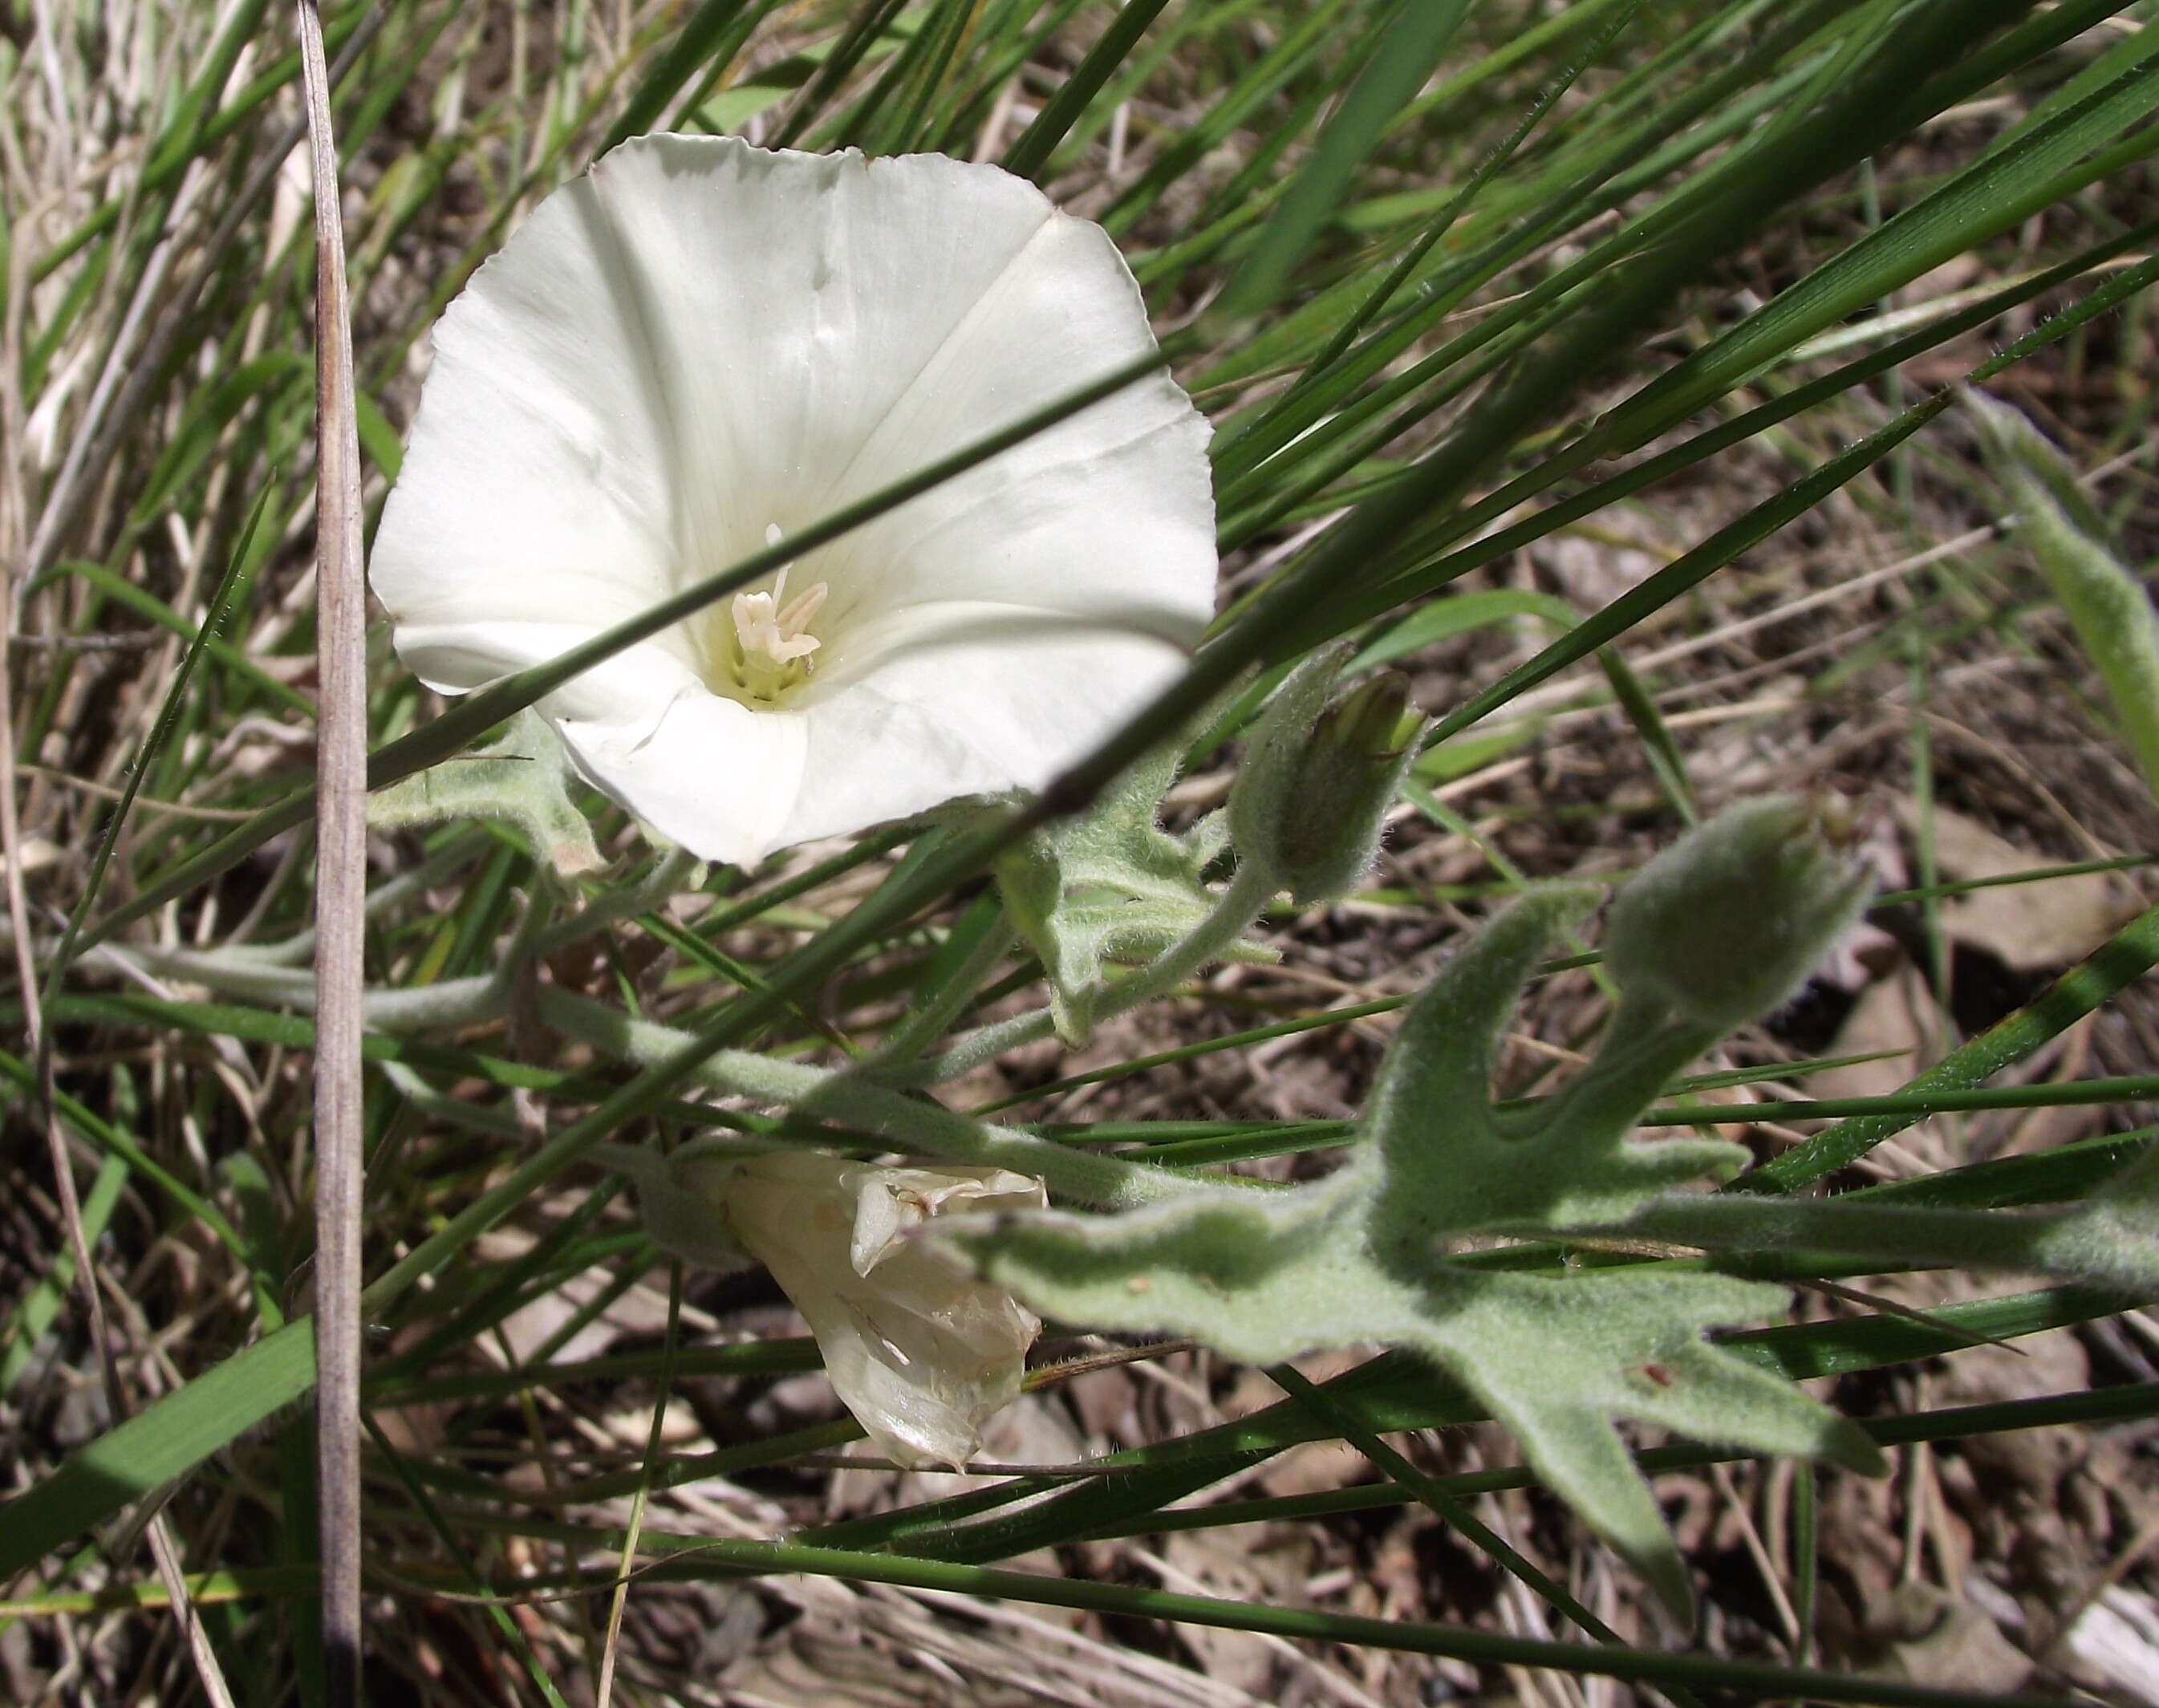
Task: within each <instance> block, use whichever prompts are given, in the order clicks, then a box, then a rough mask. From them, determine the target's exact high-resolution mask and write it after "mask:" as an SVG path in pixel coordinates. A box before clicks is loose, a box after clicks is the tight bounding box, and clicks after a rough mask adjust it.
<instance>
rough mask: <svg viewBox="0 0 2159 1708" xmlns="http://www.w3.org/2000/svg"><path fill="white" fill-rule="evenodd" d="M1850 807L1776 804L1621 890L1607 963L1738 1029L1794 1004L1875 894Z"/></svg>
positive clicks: (1667, 999) (1716, 827) (1672, 856)
mask: <svg viewBox="0 0 2159 1708" xmlns="http://www.w3.org/2000/svg"><path fill="white" fill-rule="evenodd" d="M1854 840H1855V838H1854V836H1853V832H1852V823H1851V817H1850V815H1849V814H1848V812H1847V811H1846V809H1845V806H1844V804H1843V803H1842V802H1841V801H1838V800H1800V799H1797V798H1795V797H1793V796H1789V795H1769V796H1767V797H1765V798H1763V799H1762V800H1754V801H1749V802H1747V804H1746V805H1743V806H1737V807H1734V808H1733V809H1732V810H1730V811H1729V812H1727V813H1724V814H1723V815H1721V816H1719V817H1717V818H1715V819H1712V820H1711V821H1710V822H1709V823H1707V824H1706V825H1704V826H1701V827H1700V828H1699V829H1698V830H1695V831H1690V832H1689V833H1688V834H1687V835H1686V836H1684V837H1682V838H1680V841H1677V842H1675V843H1674V844H1673V845H1672V846H1670V848H1668V849H1666V850H1665V851H1664V852H1663V853H1662V854H1659V856H1658V857H1656V858H1655V859H1654V860H1652V861H1651V862H1649V865H1647V866H1646V867H1644V868H1643V869H1642V871H1641V872H1639V874H1638V875H1637V876H1636V877H1634V879H1633V881H1632V882H1629V883H1628V885H1627V886H1626V888H1623V890H1621V891H1620V893H1619V896H1618V899H1617V900H1616V901H1614V902H1613V904H1612V911H1611V914H1610V916H1609V918H1608V920H1607V922H1606V926H1605V933H1604V964H1605V965H1606V966H1607V967H1608V968H1609V969H1610V970H1611V971H1612V975H1613V977H1614V978H1616V979H1617V980H1618V981H1619V984H1620V986H1621V988H1622V989H1623V990H1624V991H1626V992H1627V994H1628V996H1630V997H1636V998H1640V997H1653V998H1655V999H1657V1000H1659V1001H1661V1002H1664V1003H1665V1004H1666V1005H1668V1006H1669V1007H1671V1008H1673V1009H1675V1010H1676V1011H1678V1012H1680V1013H1681V1014H1684V1015H1685V1016H1686V1017H1689V1018H1690V1019H1691V1020H1695V1021H1697V1022H1700V1023H1701V1024H1702V1025H1704V1026H1706V1027H1714V1028H1715V1029H1716V1030H1717V1031H1720V1032H1726V1031H1730V1030H1732V1028H1734V1027H1740V1026H1744V1025H1746V1024H1747V1022H1749V1021H1752V1020H1757V1019H1759V1018H1760V1017H1762V1016H1763V1015H1764V1014H1767V1013H1768V1012H1771V1011H1772V1010H1773V1009H1774V1008H1776V1007H1778V1006H1779V1005H1780V1004H1782V1003H1783V1002H1785V1001H1786V1000H1787V999H1789V997H1790V996H1791V995H1792V993H1793V992H1794V991H1796V990H1797V989H1798V988H1799V982H1800V981H1801V980H1803V979H1804V978H1805V977H1806V976H1807V973H1808V971H1809V970H1810V969H1811V968H1812V967H1813V966H1814V965H1815V963H1816V962H1817V961H1819V960H1820V959H1821V958H1822V956H1823V955H1825V954H1826V953H1827V952H1828V950H1829V948H1830V945H1831V944H1832V943H1834V942H1835V939H1836V938H1837V936H1838V934H1840V933H1841V932H1842V931H1843V930H1844V929H1845V928H1846V926H1847V925H1849V924H1851V921H1852V920H1853V919H1855V918H1856V916H1857V914H1858V913H1859V910H1860V908H1861V906H1863V905H1864V904H1865V903H1866V898H1867V896H1868V895H1869V894H1870V893H1872V888H1873V877H1872V873H1871V872H1868V871H1867V869H1866V867H1864V866H1863V865H1862V864H1861V862H1859V861H1858V860H1857V859H1856V858H1855V857H1854V856H1853V852H1852V844H1853V841H1854Z"/></svg>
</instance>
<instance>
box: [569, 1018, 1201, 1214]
mask: <svg viewBox="0 0 2159 1708" xmlns="http://www.w3.org/2000/svg"><path fill="white" fill-rule="evenodd" d="M535 999H536V1001H535V1006H536V1012H537V1013H538V1015H539V1017H541V1019H542V1020H544V1021H545V1022H546V1023H547V1024H548V1025H550V1026H552V1027H555V1028H556V1029H557V1031H559V1032H562V1033H567V1034H568V1035H569V1036H571V1037H572V1038H578V1039H580V1040H581V1041H582V1042H583V1043H588V1044H591V1045H592V1046H593V1048H596V1049H600V1050H604V1051H605V1052H607V1053H608V1054H610V1055H614V1056H616V1057H618V1058H621V1059H623V1060H625V1061H629V1062H632V1063H634V1064H639V1065H640V1066H644V1065H650V1064H653V1063H656V1062H664V1061H666V1060H668V1059H670V1058H672V1057H674V1056H675V1055H676V1054H677V1053H679V1052H680V1051H681V1050H682V1049H683V1048H685V1047H686V1046H687V1045H688V1043H690V1041H691V1040H690V1038H689V1035H688V1034H687V1033H681V1032H677V1031H676V1030H675V1029H674V1028H673V1027H666V1026H660V1025H658V1024H655V1022H651V1021H645V1020H633V1019H631V1018H630V1017H628V1016H627V1015H624V1014H619V1013H618V1012H615V1011H614V1009H612V1008H608V1007H604V1006H603V1005H602V1004H600V1003H598V1002H588V1001H587V1000H586V999H585V998H583V997H581V996H571V995H569V994H568V993H567V992H566V991H557V990H552V989H548V988H545V987H543V988H542V989H541V990H539V991H536V992H535ZM692 1077H693V1078H694V1079H696V1080H697V1081H698V1082H700V1083H702V1084H704V1085H705V1086H706V1087H707V1089H711V1090H715V1091H720V1092H724V1093H726V1094H727V1095H732V1096H737V1097H745V1098H748V1099H749V1100H752V1101H753V1102H758V1103H764V1104H778V1105H785V1106H786V1107H788V1108H790V1109H795V1110H801V1111H802V1112H804V1113H805V1114H810V1115H820V1116H823V1117H825V1118H826V1119H828V1120H831V1121H840V1122H843V1123H845V1124H846V1125H847V1126H851V1127H854V1128H857V1129H858V1130H861V1131H867V1132H872V1133H875V1134H877V1135H878V1136H879V1137H881V1138H885V1139H888V1140H890V1141H893V1143H894V1144H895V1145H898V1146H901V1147H902V1148H903V1149H906V1150H908V1151H911V1152H919V1153H921V1154H923V1155H925V1156H931V1157H941V1158H942V1159H944V1160H945V1161H946V1162H962V1163H966V1164H969V1165H971V1166H974V1167H991V1168H1009V1169H1012V1170H1013V1171H1015V1172H1017V1173H1021V1174H1030V1175H1033V1176H1034V1177H1037V1178H1038V1179H1040V1180H1042V1181H1043V1182H1044V1183H1046V1184H1047V1185H1048V1188H1049V1189H1050V1190H1051V1192H1053V1193H1055V1194H1056V1195H1057V1196H1059V1198H1072V1199H1077V1200H1079V1201H1080V1202H1081V1203H1089V1204H1094V1205H1096V1206H1098V1207H1100V1208H1101V1209H1134V1208H1136V1206H1138V1205H1141V1204H1146V1203H1157V1202H1159V1201H1160V1200H1162V1199H1163V1198H1171V1197H1174V1196H1177V1195H1179V1194H1182V1193H1188V1192H1192V1191H1193V1190H1195V1189H1197V1188H1196V1187H1195V1184H1194V1183H1193V1182H1191V1181H1189V1180H1188V1179H1185V1178H1183V1177H1181V1176H1178V1175H1175V1174H1173V1173H1171V1172H1169V1171H1168V1170H1167V1169H1161V1168H1156V1167H1151V1166H1149V1165H1147V1164H1145V1163H1136V1162H1124V1161H1122V1160H1121V1159H1120V1158H1118V1157H1105V1156H1100V1155H1098V1154H1095V1153H1093V1152H1085V1151H1076V1150H1071V1149H1068V1148H1067V1147H1066V1146H1063V1145H1059V1144H1057V1143H1055V1142H1054V1141H1051V1140H1048V1139H1040V1138H1037V1137H1035V1136H1033V1134H1031V1133H1022V1132H1015V1131H1012V1129H1011V1128H1009V1127H993V1126H985V1125H983V1124H982V1123H981V1122H980V1121H972V1120H971V1119H969V1118H968V1117H967V1116H966V1115H958V1114H955V1113H954V1112H953V1111H952V1110H949V1109H946V1108H945V1107H944V1106H943V1105H940V1104H936V1103H932V1102H929V1101H927V1100H923V1099H919V1098H915V1097H910V1096H909V1095H906V1094H905V1093H903V1092H899V1091H893V1090H890V1089H887V1088H885V1087H883V1086H881V1085H875V1084H870V1083H869V1082H868V1081H867V1080H863V1079H857V1078H855V1077H854V1076H853V1075H852V1074H846V1073H840V1072H835V1071H833V1070H832V1069H826V1068H810V1067H804V1066H800V1065H799V1064H795V1063H791V1062H778V1061H774V1060H773V1059H771V1058H769V1057H766V1056H759V1055H753V1054H750V1053H748V1052H747V1051H743V1050H719V1051H717V1052H715V1053H713V1054H712V1055H711V1056H709V1057H707V1058H706V1059H705V1061H704V1062H703V1064H702V1065H701V1066H700V1067H699V1068H698V1069H697V1070H696V1074H694V1075H692Z"/></svg>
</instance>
